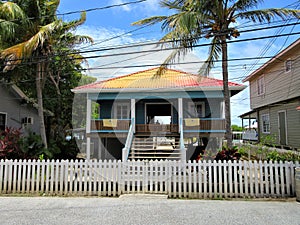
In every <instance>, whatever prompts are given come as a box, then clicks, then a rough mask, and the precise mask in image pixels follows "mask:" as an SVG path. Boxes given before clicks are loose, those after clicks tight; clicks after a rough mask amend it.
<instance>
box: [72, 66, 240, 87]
mask: <svg viewBox="0 0 300 225" xmlns="http://www.w3.org/2000/svg"><path fill="white" fill-rule="evenodd" d="M158 69H159V68H152V69H148V70H143V71H139V72H135V73H131V74H128V75H125V76H120V77H116V78H111V79H108V80H104V81H99V82H95V83H92V84H87V85H83V86H79V87H77V88H75V89H73V91H74V92H91V91H92V90H93V91H96V90H99V91H100V90H101V92H105V90H107V91H109V90H114V89H127V90H128V91H130V90H144V89H176V88H183V89H185V88H193V87H195V88H205V87H206V88H208V87H209V88H212V89H213V88H217V89H218V90H219V89H220V88H223V81H222V80H219V79H215V78H210V77H205V76H201V75H195V74H191V73H186V72H183V71H179V70H174V69H166V70H165V72H164V73H163V74H162V75H161V76H157V75H156V73H157V71H158ZM229 87H235V88H237V89H240V90H242V89H244V86H243V85H240V84H237V83H233V82H229Z"/></svg>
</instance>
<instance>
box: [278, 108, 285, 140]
mask: <svg viewBox="0 0 300 225" xmlns="http://www.w3.org/2000/svg"><path fill="white" fill-rule="evenodd" d="M278 128H279V143H280V144H281V145H287V130H286V111H280V112H278Z"/></svg>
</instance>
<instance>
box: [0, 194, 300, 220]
mask: <svg viewBox="0 0 300 225" xmlns="http://www.w3.org/2000/svg"><path fill="white" fill-rule="evenodd" d="M0 224H47V225H48V224H64V225H67V224H105V225H108V224H122V225H123V224H143V225H147V224H172V225H175V224H185V225H186V224H243V225H245V224H251V225H253V224H264V225H265V224H280V225H285V224H287V225H293V224H297V225H300V204H299V203H297V202H296V201H295V199H292V200H290V201H274V200H271V201H270V200H268V201H263V200H232V201H225V200H181V199H166V198H165V197H164V196H155V195H153V196H149V195H138V196H130V195H129V196H122V197H120V198H73V197H68V198H62V197H0Z"/></svg>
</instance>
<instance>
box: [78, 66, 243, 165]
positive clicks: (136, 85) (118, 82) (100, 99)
mask: <svg viewBox="0 0 300 225" xmlns="http://www.w3.org/2000/svg"><path fill="white" fill-rule="evenodd" d="M157 70H158V68H152V69H148V70H144V71H140V72H136V73H132V74H128V75H125V76H121V77H116V78H112V79H108V80H104V81H100V82H96V83H93V84H88V85H84V86H80V87H77V88H75V89H73V92H75V93H79V94H81V95H82V94H86V95H85V96H86V101H87V113H86V115H87V116H86V117H87V125H86V136H87V141H86V142H87V144H86V146H87V152H86V154H87V156H86V158H87V159H89V158H98V159H122V160H127V159H134V160H137V159H140V160H144V159H175V160H176V159H177V160H179V159H181V160H186V159H190V158H191V156H192V155H193V147H194V148H196V146H199V145H202V146H203V145H204V148H205V147H207V146H211V147H214V148H215V150H216V149H217V148H219V147H220V144H221V143H222V139H223V138H224V134H225V119H224V95H223V81H222V80H218V79H214V78H209V77H205V76H200V75H194V74H190V73H186V72H183V71H179V70H173V69H167V70H166V71H165V72H164V74H163V75H161V76H156V73H157ZM244 88H245V86H243V85H240V84H236V83H232V82H229V89H230V94H231V96H233V95H235V94H237V93H239V92H240V91H241V90H243V89H244ZM92 102H94V103H97V104H98V105H99V112H100V113H99V118H92V117H91V114H92V113H91V110H92ZM75 105H76V103H75ZM95 139H98V141H93V140H95ZM92 143H93V144H92ZM95 143H98V144H95ZM186 146H190V148H188V147H187V148H188V151H187V152H186Z"/></svg>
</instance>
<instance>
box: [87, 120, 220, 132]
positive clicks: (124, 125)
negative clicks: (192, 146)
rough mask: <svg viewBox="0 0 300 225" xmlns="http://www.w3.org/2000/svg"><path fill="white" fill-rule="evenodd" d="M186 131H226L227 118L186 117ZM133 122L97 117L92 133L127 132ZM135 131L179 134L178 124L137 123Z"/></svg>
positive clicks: (92, 126)
mask: <svg viewBox="0 0 300 225" xmlns="http://www.w3.org/2000/svg"><path fill="white" fill-rule="evenodd" d="M183 121H184V122H183V132H184V133H225V119H223V118H200V119H199V118H186V119H183ZM130 124H131V120H130V119H95V120H92V121H91V133H127V132H128V130H129V127H130ZM135 133H136V134H138V135H149V134H159V133H164V134H170V135H171V134H177V135H178V133H179V125H178V124H136V125H135Z"/></svg>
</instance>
